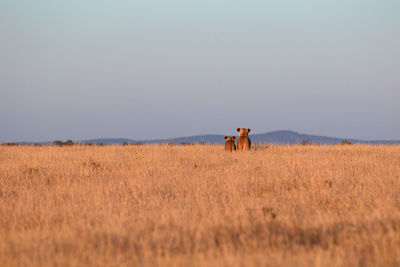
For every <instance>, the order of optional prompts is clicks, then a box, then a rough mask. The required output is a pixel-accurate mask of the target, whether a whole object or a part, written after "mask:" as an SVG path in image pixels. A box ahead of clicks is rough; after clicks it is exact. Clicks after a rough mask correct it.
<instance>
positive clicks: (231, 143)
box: [225, 128, 251, 152]
mask: <svg viewBox="0 0 400 267" xmlns="http://www.w3.org/2000/svg"><path fill="white" fill-rule="evenodd" d="M236 131H237V132H238V133H239V138H238V140H237V150H240V151H246V150H247V151H248V150H250V147H251V141H250V138H249V133H250V128H248V129H245V128H237V129H236ZM235 139H236V136H225V151H229V152H232V151H235V150H236V145H235Z"/></svg>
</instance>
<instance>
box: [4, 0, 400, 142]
mask: <svg viewBox="0 0 400 267" xmlns="http://www.w3.org/2000/svg"><path fill="white" fill-rule="evenodd" d="M399 100H400V1H398V0H375V1H372V0H324V1H321V0H315V1H310V0H302V1H299V0H292V1H289V0H279V1H278V0H274V1H267V0H262V1H253V0H243V1H234V0H226V1H222V0H201V1H198V0H196V1H194V0H193V1H192V0H182V1H177V0H161V1H153V0H143V1H128V0H126V1H122V0H114V1H108V0H107V1H105V0H79V1H78V0H69V1H61V0H47V1H40V0H37V1H31V0H26V1H23V0H0V142H5V141H22V140H25V141H46V140H55V139H64V140H65V139H74V140H76V139H88V138H102V137H110V138H111V137H127V138H132V139H151V138H160V137H178V136H188V135H197V134H206V133H217V134H224V135H225V134H226V135H231V134H234V133H235V132H234V129H236V128H237V127H246V128H252V130H253V132H254V133H263V132H267V131H273V130H295V131H299V132H302V133H309V134H320V135H328V136H335V137H349V138H350V137H351V138H364V139H400V119H399V116H400V103H399Z"/></svg>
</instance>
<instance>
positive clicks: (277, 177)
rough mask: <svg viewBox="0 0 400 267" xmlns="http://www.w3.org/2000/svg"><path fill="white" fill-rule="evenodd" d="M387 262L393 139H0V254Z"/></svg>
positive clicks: (162, 260) (20, 260)
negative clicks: (31, 142)
mask: <svg viewBox="0 0 400 267" xmlns="http://www.w3.org/2000/svg"><path fill="white" fill-rule="evenodd" d="M85 265H87V266H382V267H383V266H400V146H367V145H347V146H341V145H337V146H268V147H264V148H263V149H260V150H258V151H251V152H236V153H226V152H224V148H223V147H222V146H208V145H194V146H170V145H143V146H102V147H99V146H97V147H96V146H72V147H50V146H45V147H33V146H19V147H5V146H3V147H0V266H85Z"/></svg>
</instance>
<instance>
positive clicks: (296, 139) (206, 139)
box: [81, 131, 400, 144]
mask: <svg viewBox="0 0 400 267" xmlns="http://www.w3.org/2000/svg"><path fill="white" fill-rule="evenodd" d="M250 138H251V141H252V143H256V142H258V143H267V144H271V143H272V144H298V143H300V142H302V141H306V140H307V141H310V142H312V143H313V144H339V143H340V142H342V141H343V140H349V141H350V142H352V143H361V144H390V143H391V144H400V140H359V139H351V138H336V137H328V136H319V135H309V134H301V133H297V132H294V131H274V132H267V133H262V134H252V135H250ZM81 142H83V143H95V144H98V143H104V144H122V143H123V142H127V143H142V144H162V143H175V144H181V143H206V144H224V143H225V141H224V135H217V134H210V135H196V136H188V137H177V138H169V139H154V140H132V139H125V138H114V139H113V138H107V139H90V140H83V141H81Z"/></svg>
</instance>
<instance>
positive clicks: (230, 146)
mask: <svg viewBox="0 0 400 267" xmlns="http://www.w3.org/2000/svg"><path fill="white" fill-rule="evenodd" d="M235 139H236V136H232V137H229V136H225V151H228V152H232V151H235V150H236V145H235Z"/></svg>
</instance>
